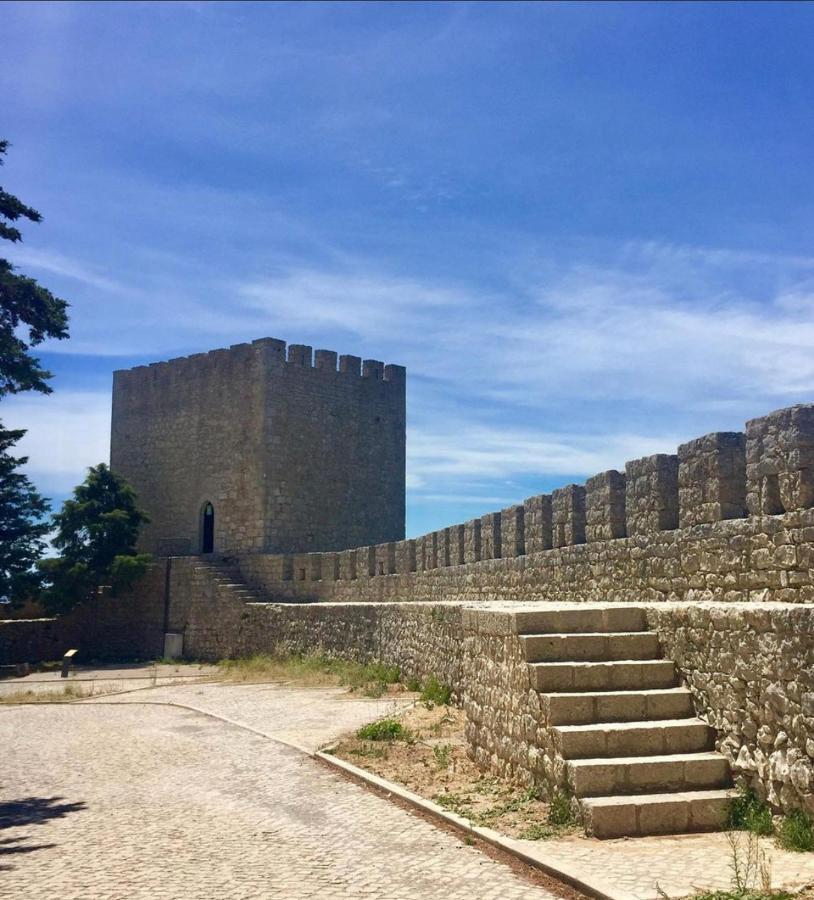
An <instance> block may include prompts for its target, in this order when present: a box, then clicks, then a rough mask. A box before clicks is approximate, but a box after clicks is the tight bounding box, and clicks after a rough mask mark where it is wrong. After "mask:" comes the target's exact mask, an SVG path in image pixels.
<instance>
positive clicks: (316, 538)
mask: <svg viewBox="0 0 814 900" xmlns="http://www.w3.org/2000/svg"><path fill="white" fill-rule="evenodd" d="M405 390H406V371H405V369H404V368H403V367H402V366H396V365H385V364H384V363H382V362H380V361H378V360H369V359H368V360H362V359H361V358H360V357H358V356H350V355H343V356H339V355H338V354H337V353H335V352H334V351H331V350H317V351H316V353H314V352H313V350H312V348H311V347H310V346H307V345H304V344H291V345H289V346H288V347H286V343H285V342H284V341H281V340H277V339H275V338H262V339H260V340H257V341H253V342H252V343H245V344H235V345H233V346H231V347H229V348H226V349H219V350H212V351H210V352H208V353H196V354H193V355H192V356H185V357H178V358H176V359H170V360H168V361H166V362H157V363H152V364H150V365H146V366H136V367H135V368H132V369H127V370H121V371H117V372H114V375H113V418H112V429H111V453H110V457H111V458H110V462H111V468H112V469H113V471H114V472H117V473H118V474H120V475H122V476H124V477H125V478H126V479H127V480H128V481H129V482H130V484H131V485H132V486H133V488H134V490H135V491H136V493H137V494H138V497H139V501H140V502H141V504H142V506H143V507H144V508H145V509H146V511H147V512H148V514H149V515H150V518H151V522H150V524H149V525H148V526H146V528H145V529H144V533H143V536H142V544H143V548H144V549H145V550H147V551H149V552H152V553H157V554H159V555H169V554H173V555H175V554H184V553H201V552H208V551H216V552H224V553H228V552H230V551H241V552H246V551H260V550H263V551H267V552H274V553H301V552H314V551H329V550H343V549H346V548H348V547H356V546H363V545H373V544H379V543H383V542H387V541H393V540H400V539H401V538H403V537H404V511H405V493H404V492H405V428H406V413H405Z"/></svg>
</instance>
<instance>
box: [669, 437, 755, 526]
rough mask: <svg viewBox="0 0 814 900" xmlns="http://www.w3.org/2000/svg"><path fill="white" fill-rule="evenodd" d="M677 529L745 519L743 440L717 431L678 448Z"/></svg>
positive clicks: (744, 456) (744, 445) (743, 438)
mask: <svg viewBox="0 0 814 900" xmlns="http://www.w3.org/2000/svg"><path fill="white" fill-rule="evenodd" d="M678 506H679V527H680V528H689V527H690V526H692V525H701V524H703V523H706V522H719V521H720V520H721V519H739V518H742V517H743V516H745V515H746V436H745V435H744V434H742V433H741V432H734V431H718V432H714V433H713V434H707V435H704V437H700V438H696V439H695V440H694V441H688V442H687V443H686V444H681V446H680V447H679V448H678Z"/></svg>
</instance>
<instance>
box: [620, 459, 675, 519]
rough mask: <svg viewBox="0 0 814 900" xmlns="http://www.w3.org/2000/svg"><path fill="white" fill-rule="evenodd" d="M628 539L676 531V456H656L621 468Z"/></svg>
mask: <svg viewBox="0 0 814 900" xmlns="http://www.w3.org/2000/svg"><path fill="white" fill-rule="evenodd" d="M625 517H626V526H627V533H628V535H634V534H653V533H654V532H657V531H668V530H670V529H672V528H678V456H674V455H672V454H669V453H657V454H656V455H655V456H645V457H643V458H642V459H634V460H632V461H631V462H629V463H626V464H625Z"/></svg>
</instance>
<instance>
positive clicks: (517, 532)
mask: <svg viewBox="0 0 814 900" xmlns="http://www.w3.org/2000/svg"><path fill="white" fill-rule="evenodd" d="M524 513H525V507H523V506H520V505H518V506H507V507H506V509H504V510H502V511H501V513H500V556H501V557H503V558H505V559H513V558H514V557H516V556H524V555H525V553H526V532H525V515H524Z"/></svg>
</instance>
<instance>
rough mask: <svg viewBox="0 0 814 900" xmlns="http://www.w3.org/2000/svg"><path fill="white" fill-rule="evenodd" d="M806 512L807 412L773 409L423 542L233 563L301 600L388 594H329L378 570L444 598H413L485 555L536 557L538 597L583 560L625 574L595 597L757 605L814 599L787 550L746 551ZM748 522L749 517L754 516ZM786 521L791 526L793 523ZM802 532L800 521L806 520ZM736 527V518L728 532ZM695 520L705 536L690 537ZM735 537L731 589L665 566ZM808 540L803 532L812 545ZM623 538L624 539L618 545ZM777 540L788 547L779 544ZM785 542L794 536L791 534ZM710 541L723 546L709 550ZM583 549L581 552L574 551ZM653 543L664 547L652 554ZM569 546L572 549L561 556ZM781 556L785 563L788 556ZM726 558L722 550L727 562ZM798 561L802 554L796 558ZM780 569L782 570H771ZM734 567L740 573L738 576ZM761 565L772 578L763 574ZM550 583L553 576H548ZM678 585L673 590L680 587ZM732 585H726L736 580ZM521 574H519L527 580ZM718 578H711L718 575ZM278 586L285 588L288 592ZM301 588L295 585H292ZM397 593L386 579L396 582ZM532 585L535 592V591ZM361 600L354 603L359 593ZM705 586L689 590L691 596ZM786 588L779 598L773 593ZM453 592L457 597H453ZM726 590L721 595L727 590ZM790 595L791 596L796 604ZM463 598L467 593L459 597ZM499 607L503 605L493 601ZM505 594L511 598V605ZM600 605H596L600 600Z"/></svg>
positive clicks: (813, 458)
mask: <svg viewBox="0 0 814 900" xmlns="http://www.w3.org/2000/svg"><path fill="white" fill-rule="evenodd" d="M811 508H814V404H812V405H802V406H794V407H790V408H788V409H782V410H778V411H777V412H773V413H771V414H769V415H767V416H764V417H762V418H758V419H752V420H751V421H749V422H747V423H746V431H745V433H739V432H715V433H712V434H708V435H705V436H703V437H701V438H697V439H695V440H692V441H688V442H687V443H685V444H682V445H681V446H680V447H679V448H678V452H677V453H676V454H663V453H662V454H656V455H654V456H647V457H643V458H641V459H636V460H632V461H630V462H628V463H626V465H625V471H624V472H620V471H617V470H614V469H611V470H609V471H606V472H602V473H600V474H598V475H595V476H593V477H592V478H589V479H588V480H587V482H586V483H585V484H584V485H577V484H570V485H566V486H565V487H562V488H558V489H557V490H554V491H552V493H551V494H540V495H536V496H534V497H529V498H528V499H526V500H525V501H524V502H523V504H522V505H520V504H518V505H515V506H509V507H507V508H506V509H503V510H500V511H497V512H491V513H487V514H486V515H483V516H481V517H479V518H476V519H471V520H470V521H468V522H465V523H463V524H459V525H451V526H449V527H447V528H442V529H440V530H438V531H434V532H431V533H430V534H426V535H423V536H421V537H418V538H411V539H408V540H404V541H398V542H392V543H386V544H379V545H377V546H375V547H360V548H355V549H351V550H343V551H339V552H334V553H309V554H299V555H295V556H280V557H279V558H275V559H272V557H270V556H268V555H265V556H264V558H263V560H259V559H252V558H251V556H249V555H245V556H241V558H240V565H241V569H242V570H243V571H244V574H245V575H246V577H247V579H248V580H250V581H253V582H254V583H255V584H256V585H257V586H259V587H261V588H263V589H266V590H269V591H270V592H272V593H274V594H275V595H277V596H280V597H287V598H292V599H293V598H297V599H307V598H311V599H336V600H344V599H353V595H356V596H357V597H358V599H366V600H378V599H388V595H391V596H392V597H393V598H394V599H396V598H397V594H398V591H396V593H395V594H394V593H393V592H392V591H389V590H388V589H387V588H384V587H381V588H379V589H376V590H373V591H372V592H371V590H370V589H369V586H365V587H360V586H359V585H358V584H357V585H356V586H355V587H354V590H353V591H352V592H348V591H347V590H346V589H345V588H343V587H342V586H341V585H336V586H334V587H333V588H330V587H326V583H330V582H348V581H354V582H362V581H366V580H367V579H369V578H378V577H380V576H410V575H415V578H414V579H412V580H411V581H410V582H409V583H405V584H404V585H403V586H401V587H402V592H403V593H404V596H403V597H402V598H401V599H426V600H430V599H439V597H438V596H437V594H436V592H435V591H433V590H430V591H427V590H419V592H418V594H416V593H415V591H414V590H413V586H414V584H416V583H420V582H421V581H422V579H421V575H422V573H432V574H433V577H434V580H435V581H437V582H438V583H439V584H442V583H445V582H449V581H450V580H452V581H454V580H455V579H456V578H457V577H458V574H459V573H452V572H450V573H448V576H445V575H444V573H443V572H441V571H439V570H443V569H454V568H456V567H460V566H471V565H473V564H476V563H486V562H488V561H492V560H505V561H510V560H511V561H514V560H518V559H526V560H527V561H528V562H529V564H530V563H531V561H532V559H533V562H534V566H535V567H538V568H540V567H541V568H542V569H544V570H546V573H547V578H546V581H547V583H548V584H549V585H550V586H551V590H550V591H549V592H548V593H546V594H545V595H543V594H541V593H540V592H539V591H536V592H535V596H536V597H537V598H539V599H548V598H551V599H555V598H559V597H560V594H559V592H558V590H557V587H556V585H557V582H558V578H557V576H556V573H552V572H550V571H549V570H550V569H551V563H552V562H554V563H555V565H562V566H563V567H564V571H567V570H568V569H569V566H571V565H574V566H576V567H577V568H578V567H579V566H580V565H581V564H582V563H584V564H587V565H593V566H595V565H596V564H599V565H600V566H601V567H602V568H607V566H608V565H611V564H612V565H614V566H619V567H620V568H618V569H615V570H614V575H615V576H616V577H615V579H613V580H608V581H607V583H605V581H604V580H603V578H602V577H601V573H600V576H596V574H595V577H594V579H593V581H594V582H596V586H597V587H599V589H600V590H606V589H607V590H611V591H612V590H613V589H614V586H615V587H616V588H617V589H618V588H619V586H620V585H621V586H623V587H624V588H625V589H628V590H629V589H643V590H646V591H654V592H656V593H657V594H659V595H660V596H655V595H654V594H651V595H649V596H647V597H646V598H643V599H730V600H745V599H749V596H748V595H749V594H751V593H753V592H765V591H769V592H770V593H769V594H765V593H761V594H760V596H756V597H755V598H754V599H778V600H791V601H799V600H810V599H814V595H810V594H809V592H808V591H799V590H797V589H798V588H802V587H808V586H809V585H810V581H809V579H808V577H807V576H805V577H804V576H803V575H795V576H794V578H788V577H786V576H783V575H782V574H781V572H782V571H784V570H788V569H795V568H805V569H807V568H808V566H807V562H808V560H807V559H806V560H805V563H806V564H805V565H802V562H801V561H800V560H797V562H800V566H797V565H796V563H795V565H791V566H789V565H787V563H786V562H784V560H786V561H787V560H788V559H790V558H791V556H792V555H795V554H793V553H791V552H788V551H784V553H781V554H780V555H779V556H777V558H776V559H775V557H772V559H770V560H768V561H766V560H765V559H764V556H765V554H764V555H760V554H757V555H755V556H754V557H753V555H752V553H753V551H757V550H765V549H766V548H765V547H762V546H760V543H761V540H762V538H760V537H757V535H764V536H765V537H768V538H769V539H770V540H772V541H775V539H776V534H777V530H776V529H775V528H774V527H773V526H772V525H770V524H766V517H767V516H782V515H784V514H790V513H795V512H798V511H802V510H808V509H811ZM753 520H754V521H753ZM789 522H790V523H791V522H792V520H789ZM804 522H805V525H806V526H807V525H808V521H807V519H806V518H805V517H804ZM733 523H737V524H734V525H733ZM697 526H707V528H706V529H705V530H702V531H694V530H693V529H695V528H696V527H697ZM734 537H742V538H743V539H744V541H743V542H742V543H744V542H745V545H748V546H746V549H747V551H748V552H747V553H746V555H745V556H744V555H743V554H741V555H740V557H739V561H738V565H736V566H733V567H732V575H733V578H731V579H729V582H728V590H724V591H723V592H722V590H721V586H720V585H718V584H716V585H714V586H711V585H710V584H709V583H708V582H709V580H707V581H705V582H704V583H703V584H701V583H699V578H697V577H695V578H694V577H693V576H694V575H697V573H699V572H702V573H703V574H704V575H709V576H714V575H717V574H719V572H718V571H716V568H718V569H719V568H721V567H722V568H723V569H724V570H728V569H729V566H728V564H727V562H726V559H724V560H723V561H722V562H717V563H716V564H715V567H713V568H709V567H707V566H705V565H704V563H703V561H702V562H700V563H698V564H697V565H695V568H693V566H694V563H693V561H692V560H690V561H689V562H688V563H687V564H686V565H684V564H682V566H681V571H677V570H676V569H675V567H674V566H672V565H671V564H670V563H669V560H670V559H671V558H674V557H676V556H682V555H683V554H684V552H685V551H686V552H689V553H692V552H693V550H694V548H695V547H696V546H697V549H698V550H699V551H700V552H702V553H707V552H710V551H717V550H718V549H722V548H720V540H726V539H731V538H734ZM809 540H810V537H807V538H806V543H807V542H808V541H809ZM622 542H626V543H622ZM781 542H782V543H787V542H786V541H785V540H784V539H781ZM788 543H790V544H792V545H794V544H798V543H800V541H798V540H796V539H794V538H792V539H791V540H790V541H789V542H788ZM716 545H717V546H716ZM586 546H587V547H588V549H587V550H580V549H579V548H581V547H586ZM659 548H661V549H659ZM547 550H557V551H562V552H561V554H560V555H559V556H553V557H551V556H550V557H547V558H541V557H539V556H538V555H537V554H540V553H541V552H542V551H547ZM569 551H571V552H569ZM662 552H663V554H664V556H665V559H666V560H667V561H666V562H665V563H664V566H663V568H664V569H665V571H664V572H663V575H662V577H661V578H656V579H655V582H654V579H653V578H652V576H653V575H654V574H655V569H656V568H657V566H656V565H655V564H650V565H648V566H646V567H644V569H647V571H644V569H642V567H639V568H640V569H642V571H641V573H640V577H639V578H638V581H637V578H636V572H635V570H636V568H637V567H636V565H635V564H634V561H635V560H637V559H640V560H641V559H644V560H648V559H649V558H650V557H652V556H653V554H655V555H656V556H659V555H661V554H662ZM784 554H785V555H784ZM725 556H726V554H725ZM795 558H796V556H795ZM774 562H776V563H777V566H776V567H775V565H774ZM529 567H530V566H526V567H524V566H520V567H519V568H518V567H516V566H515V565H514V564H509V565H508V566H507V569H506V571H507V572H516V571H523V570H524V569H526V568H529ZM739 569H740V572H739V571H738V570H739ZM756 570H759V571H762V572H763V575H757V576H756V577H755V578H753V579H752V580H751V581H750V580H749V579H746V581H744V579H743V578H740V577H734V576H737V575H742V574H745V573H747V572H752V573H754V572H755V571H756ZM768 570H773V574H772V575H771V577H769V572H768ZM488 571H489V570H488V567H483V566H479V567H478V569H477V572H478V574H479V576H480V575H481V574H483V575H484V577H485V579H486V581H485V583H484V584H483V585H482V590H481V592H480V593H481V595H485V596H487V597H489V596H491V594H490V585H489V583H488V582H489V577H488ZM575 574H576V577H573V578H571V581H572V584H573V586H574V587H576V588H577V589H579V590H585V589H589V590H590V589H591V588H592V587H593V584H584V585H582V584H581V582H584V581H585V579H581V578H580V577H579V572H577V573H575ZM548 576H550V577H548ZM682 579H683V580H684V581H686V586H685V587H682V586H681V580H682ZM733 579H734V580H733ZM521 580H522V579H521ZM711 580H712V581H718V580H719V579H715V578H712V579H711ZM284 582H292V584H290V585H285V584H284ZM298 582H299V583H300V584H298ZM391 587H392V585H391ZM532 589H534V588H533V585H532ZM360 591H361V593H362V596H361V597H359V596H358V595H359V593H360ZM698 591H700V592H702V593H701V594H700V595H698V596H694V595H693V592H698ZM778 591H781V592H785V593H780V594H778V593H777V592H778ZM454 593H455V596H458V595H459V594H460V592H459V591H455V592H454ZM724 594H729V596H724ZM793 595H794V596H793ZM462 599H471V597H462ZM496 599H499V598H497V597H496ZM504 599H511V598H510V597H505V598H504ZM597 599H603V598H602V597H597Z"/></svg>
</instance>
